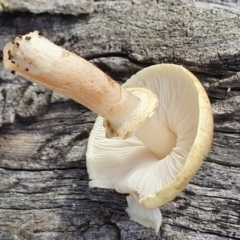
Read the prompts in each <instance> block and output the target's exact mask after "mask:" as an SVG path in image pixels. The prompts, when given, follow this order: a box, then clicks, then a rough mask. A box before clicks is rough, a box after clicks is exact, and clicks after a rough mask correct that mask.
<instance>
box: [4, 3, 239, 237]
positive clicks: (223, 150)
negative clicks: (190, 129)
mask: <svg viewBox="0 0 240 240" xmlns="http://www.w3.org/2000/svg"><path fill="white" fill-rule="evenodd" d="M18 2H21V1H16V4H18ZM80 2H81V1H80ZM89 2H90V1H89ZM218 2H219V1H208V2H206V1H201V2H200V1H195V2H189V1H182V2H180V1H176V2H174V1H172V2H171V1H95V2H94V3H93V9H94V11H93V12H92V13H91V14H80V15H79V14H77V15H76V12H71V11H70V12H68V13H67V15H65V14H66V13H65V12H63V14H54V15H52V14H51V11H48V10H46V9H47V8H46V7H44V8H41V6H40V5H39V6H38V8H39V12H41V14H35V13H36V11H34V10H33V9H36V8H37V6H36V5H34V3H33V5H31V7H29V8H26V9H25V12H24V13H22V12H21V11H20V9H19V8H18V6H17V5H16V6H15V7H14V8H12V10H11V11H9V10H8V11H7V10H5V9H4V8H2V12H0V48H1V49H2V48H3V46H4V44H5V43H6V42H7V41H9V39H11V38H12V37H14V36H15V35H16V34H22V33H25V32H27V31H30V30H33V29H41V30H43V32H44V35H45V36H46V37H47V38H49V39H51V40H52V41H54V42H55V43H56V44H58V45H60V46H62V47H64V48H66V49H68V50H70V51H73V52H75V53H77V54H79V55H81V56H83V57H85V58H86V59H88V60H90V61H92V62H93V63H94V64H96V65H97V66H98V67H100V68H101V69H102V70H103V71H104V72H106V73H107V74H109V75H110V76H111V77H113V78H114V79H116V80H118V81H120V82H124V81H125V80H126V79H128V78H129V77H130V76H131V75H132V74H134V73H135V72H137V71H138V70H140V69H142V68H143V67H146V66H149V65H152V64H155V63H161V62H170V63H176V64H182V65H184V66H185V67H187V68H188V69H189V70H191V71H192V72H193V73H194V74H195V75H196V76H197V77H198V78H199V79H200V80H201V82H202V83H203V85H204V87H205V89H206V90H207V92H208V94H209V97H210V100H211V103H212V109H213V113H214V121H215V132H214V140H213V145H212V149H211V152H210V153H209V155H208V157H207V158H206V160H205V162H204V164H203V165H202V167H201V169H200V170H199V171H198V173H197V175H196V176H195V177H194V179H193V180H192V181H191V183H190V184H189V185H188V187H187V188H186V190H185V191H184V192H182V193H181V194H180V195H179V196H178V197H177V198H176V199H175V200H174V201H172V202H170V203H169V204H167V205H165V206H164V207H163V208H162V213H163V216H164V224H163V226H162V228H161V230H160V233H159V235H156V234H155V233H154V231H153V230H151V229H146V228H144V227H142V226H140V225H139V224H137V223H135V222H132V221H130V220H129V218H128V216H127V213H126V212H125V208H126V207H127V204H126V200H125V197H126V196H125V195H121V194H118V193H116V192H115V191H112V190H107V189H90V188H89V187H88V174H87V171H86V162H85V153H86V147H87V141H88V136H89V133H90V131H91V128H92V126H93V124H94V121H95V118H96V115H95V114H93V113H91V112H90V111H88V110H87V109H86V108H85V107H83V106H81V105H79V104H77V103H74V102H73V101H72V100H69V99H67V98H65V97H63V96H60V95H59V94H56V93H53V92H51V91H49V90H46V89H45V88H43V87H41V86H38V85H36V84H33V83H30V82H28V81H26V80H24V79H22V78H21V77H18V76H15V75H12V74H11V73H9V72H8V71H6V70H5V69H3V66H2V64H0V239H1V240H12V239H14V240H15V239H17V240H20V239H34V240H43V239H48V240H49V239H50V240H51V239H69V240H70V239H71V240H74V239H78V240H79V239H80V240H83V239H87V240H91V239H102V240H103V239H104V240H105V239H110V240H112V239H124V240H128V239H220V240H222V239H240V204H239V202H240V187H239V186H240V80H239V79H240V78H239V76H240V48H239V46H240V40H239V39H240V31H239V30H240V29H239V28H240V18H239V15H240V11H239V7H238V4H237V3H234V2H233V1H232V2H230V1H229V3H223V2H220V3H221V4H218ZM1 6H3V5H1ZM29 6H30V5H29ZM61 11H63V10H61ZM1 54H2V53H0V55H1Z"/></svg>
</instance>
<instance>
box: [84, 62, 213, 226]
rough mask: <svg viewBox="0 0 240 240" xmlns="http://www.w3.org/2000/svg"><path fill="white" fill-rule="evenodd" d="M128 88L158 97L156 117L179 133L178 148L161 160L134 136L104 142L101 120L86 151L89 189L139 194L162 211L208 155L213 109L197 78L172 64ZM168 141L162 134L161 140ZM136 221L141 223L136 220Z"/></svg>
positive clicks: (133, 79) (147, 204)
mask: <svg viewBox="0 0 240 240" xmlns="http://www.w3.org/2000/svg"><path fill="white" fill-rule="evenodd" d="M124 87H131V88H133V87H145V88H147V89H150V90H152V91H153V92H154V93H155V94H157V95H158V98H159V104H158V108H157V110H156V112H155V114H156V115H155V117H157V118H158V120H159V122H161V124H163V126H164V127H165V128H167V129H168V130H169V131H170V132H173V133H174V134H176V145H175V146H174V147H173V149H172V151H171V152H170V153H169V154H168V155H166V156H165V157H163V158H161V159H159V158H158V157H157V156H156V155H155V154H154V153H153V152H151V151H150V150H149V149H148V148H147V147H146V146H145V145H143V143H142V142H141V141H140V140H138V139H137V138H136V137H134V136H133V137H130V138H129V139H124V140H120V139H115V138H113V139H108V138H106V137H105V129H104V127H103V119H102V117H98V118H97V120H96V123H95V125H94V128H93V130H92V132H91V134H90V137H89V143H88V150H87V168H88V173H89V177H90V179H91V181H90V183H89V185H90V186H91V187H101V188H113V189H115V190H116V191H118V192H120V193H130V195H131V194H135V195H137V196H138V197H139V201H140V203H141V205H142V206H143V207H146V208H150V209H154V208H158V207H160V206H162V205H164V204H166V203H167V202H169V201H171V200H172V199H173V198H175V197H176V196H177V195H178V193H179V192H181V191H182V190H183V189H184V188H185V187H186V185H187V184H188V182H189V181H190V180H191V179H192V177H193V176H194V175H195V173H196V172H197V170H198V169H199V167H200V166H201V164H202V161H203V159H204V157H205V156H206V155H207V153H208V152H209V150H210V147H211V142H212V135H213V118H212V112H211V105H210V102H209V99H208V96H207V94H206V92H205V90H204V88H203V86H202V85H201V83H200V82H199V81H198V79H197V78H196V77H195V76H194V75H193V74H192V73H190V72H189V71H188V70H187V69H185V68H184V67H182V66H178V65H174V64H159V65H154V66H151V67H148V68H145V69H143V70H141V71H139V72H138V73H137V74H135V75H133V76H132V77H131V78H130V79H129V80H128V81H127V82H126V83H125V84H124ZM152 132H154V131H152ZM156 132H157V131H156ZM151 134H152V133H151ZM150 137H151V136H148V135H146V138H150ZM164 138H165V136H164V135H163V136H159V139H161V141H160V142H164V141H163V139H164ZM166 144H168V143H167V142H166ZM159 148H164V145H161V146H159ZM128 212H131V210H129V211H128ZM130 215H131V214H130ZM134 217H135V219H134ZM132 218H133V219H134V220H135V221H138V220H137V218H138V217H137V216H133V217H132ZM138 222H140V223H141V222H142V221H138ZM147 225H148V224H145V226H147ZM156 230H157V229H156Z"/></svg>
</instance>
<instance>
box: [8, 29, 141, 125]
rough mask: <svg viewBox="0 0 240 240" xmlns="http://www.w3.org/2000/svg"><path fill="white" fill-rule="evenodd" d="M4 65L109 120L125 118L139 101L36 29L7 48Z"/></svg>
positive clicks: (89, 64)
mask: <svg viewBox="0 0 240 240" xmlns="http://www.w3.org/2000/svg"><path fill="white" fill-rule="evenodd" d="M4 66H5V67H7V68H10V69H11V70H13V71H16V72H18V73H19V74H20V75H23V76H25V77H27V78H30V79H31V80H32V81H35V82H37V83H40V84H42V85H45V86H46V87H48V88H49V89H51V90H56V91H57V92H59V93H61V94H63V95H65V96H68V97H70V98H72V99H74V100H75V101H77V102H79V103H81V104H83V105H84V106H86V107H87V108H89V109H91V110H92V111H93V112H95V113H97V114H98V115H101V116H103V117H104V118H107V119H108V120H110V121H116V120H118V119H123V118H126V116H128V115H129V114H130V113H131V112H133V111H134V110H135V109H136V108H138V107H139V105H140V100H139V99H138V98H137V97H136V96H134V95H133V94H131V93H130V92H129V91H127V90H126V89H125V88H122V87H121V86H120V85H119V84H118V83H117V82H115V81H114V80H112V79H111V78H110V77H109V76H107V75H106V74H105V73H103V72H102V71H101V70H100V69H98V68H97V67H95V66H94V65H92V64H91V63H90V62H88V61H86V60H85V59H83V58H81V57H79V56H77V55H75V54H73V53H71V52H68V51H66V50H65V49H63V48H61V47H59V46H57V45H55V44H53V43H52V42H50V41H48V40H47V39H46V38H44V37H42V36H41V35H39V33H38V32H37V31H35V32H33V33H30V34H27V35H26V36H18V37H16V38H15V39H14V42H13V43H9V44H7V45H6V46H5V48H4Z"/></svg>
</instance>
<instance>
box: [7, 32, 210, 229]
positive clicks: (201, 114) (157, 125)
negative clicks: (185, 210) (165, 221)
mask: <svg viewBox="0 0 240 240" xmlns="http://www.w3.org/2000/svg"><path fill="white" fill-rule="evenodd" d="M4 66H5V67H7V68H9V69H11V70H13V71H16V73H18V74H20V75H23V76H25V77H27V78H28V79H30V80H32V81H35V82H38V83H40V84H42V85H44V86H46V87H48V88H50V89H52V90H55V91H58V92H60V93H62V94H64V95H66V96H68V97H70V98H72V99H74V100H76V101H77V102H80V103H81V104H83V105H85V106H86V107H88V108H90V109H91V110H92V111H94V112H96V113H97V114H98V115H100V116H99V117H98V118H97V120H96V123H95V125H94V127H93V130H92V132H91V134H90V137H89V143H88V150H87V168H88V173H89V177H90V179H91V181H90V183H89V185H90V187H100V188H112V189H115V190H116V191H118V192H120V193H129V196H128V197H127V202H128V208H127V209H126V211H127V212H128V214H129V216H130V218H131V219H132V220H134V221H136V222H139V223H140V224H142V225H144V226H146V227H151V228H154V229H155V231H156V232H158V231H159V228H160V226H161V223H162V215H161V212H160V209H159V207H160V206H162V205H164V204H166V203H167V202H169V201H171V200H172V199H174V198H175V197H176V196H177V195H178V193H179V192H181V191H182V190H183V189H184V188H185V187H186V185H187V184H188V182H189V181H190V180H191V179H192V177H193V176H194V175H195V173H196V172H197V170H198V169H199V167H200V166H201V163H202V161H203V159H204V157H205V156H206V155H207V153H208V151H209V149H210V146H211V141H212V134H213V118H212V113H211V105H210V103H209V99H208V97H207V94H206V92H205V90H204V88H203V87H202V85H201V83H200V82H199V81H198V79H197V78H196V77H195V76H194V75H193V74H192V73H190V72H189V71H188V70H187V69H185V68H184V67H182V66H177V65H174V64H158V65H154V66H151V67H148V68H145V69H143V70H141V71H140V72H138V73H137V74H135V75H134V76H132V77H131V78H130V79H129V80H128V81H127V82H126V83H125V84H124V85H123V86H120V85H119V84H117V83H116V82H115V81H113V80H112V79H111V78H110V77H108V76H107V75H106V74H104V73H103V72H101V71H100V70H99V69H98V68H96V67H94V66H93V65H92V64H91V63H89V62H87V61H85V60H84V59H82V58H80V57H78V56H76V55H75V54H73V53H70V52H68V51H66V50H64V49H62V48H60V47H58V46H56V45H54V44H53V43H51V42H50V41H48V40H47V39H45V38H44V37H43V36H42V35H41V34H39V33H38V32H37V31H34V32H32V33H29V34H27V35H26V36H21V37H16V38H15V39H14V41H13V43H8V44H7V45H6V46H5V48H4ZM26 69H27V70H26Z"/></svg>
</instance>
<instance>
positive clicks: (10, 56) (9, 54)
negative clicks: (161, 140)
mask: <svg viewBox="0 0 240 240" xmlns="http://www.w3.org/2000/svg"><path fill="white" fill-rule="evenodd" d="M11 58H12V54H11V51H10V50H8V60H11Z"/></svg>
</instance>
